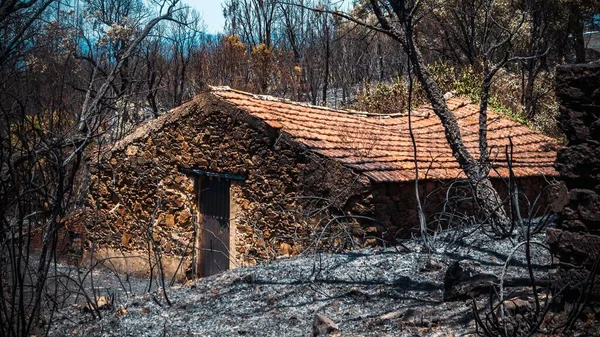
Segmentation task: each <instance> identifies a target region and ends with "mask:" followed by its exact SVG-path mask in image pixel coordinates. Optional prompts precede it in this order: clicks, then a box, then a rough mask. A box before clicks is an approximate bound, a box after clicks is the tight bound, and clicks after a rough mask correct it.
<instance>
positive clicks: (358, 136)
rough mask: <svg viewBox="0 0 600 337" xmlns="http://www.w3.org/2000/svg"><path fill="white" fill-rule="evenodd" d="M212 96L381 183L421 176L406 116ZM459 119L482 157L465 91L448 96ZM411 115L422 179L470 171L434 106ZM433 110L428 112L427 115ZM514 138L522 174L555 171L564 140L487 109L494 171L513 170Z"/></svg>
mask: <svg viewBox="0 0 600 337" xmlns="http://www.w3.org/2000/svg"><path fill="white" fill-rule="evenodd" d="M211 94H212V95H215V96H216V97H217V98H220V99H221V100H223V101H225V102H227V103H229V104H231V105H233V106H234V107H235V108H238V109H241V110H243V111H246V112H247V113H249V114H251V115H252V116H255V117H257V118H260V119H262V120H264V121H265V122H266V123H267V124H268V125H269V126H271V127H274V128H278V129H281V130H282V131H283V132H287V133H288V134H290V135H291V136H292V137H293V138H294V139H296V140H297V141H298V142H300V143H302V144H304V145H305V146H307V148H309V149H310V150H312V151H314V152H316V153H319V154H321V155H323V156H327V157H329V158H332V159H335V160H337V161H339V162H341V163H343V164H344V165H346V166H348V167H351V168H353V169H355V170H356V171H358V172H362V173H364V174H365V175H367V176H368V177H369V178H371V179H372V180H374V181H376V182H386V181H409V180H414V179H415V172H414V157H413V146H412V143H411V139H410V134H409V128H408V117H407V116H396V117H387V118H385V117H381V116H380V117H374V116H369V115H368V114H367V113H358V112H349V111H340V110H333V109H328V108H323V107H317V106H311V105H307V104H303V103H296V102H290V101H287V100H282V99H275V98H273V97H270V96H260V95H253V94H249V93H245V92H240V91H236V90H232V89H230V88H228V87H213V88H212V91H211ZM448 107H449V108H450V109H451V110H453V112H454V114H455V115H456V117H457V119H458V123H459V126H460V128H461V133H462V136H463V141H464V142H465V145H466V146H467V148H468V149H469V151H470V152H471V153H472V154H473V155H474V157H476V158H477V157H478V156H479V154H478V152H479V151H478V118H479V115H478V111H479V107H478V106H477V105H474V104H470V103H469V102H467V101H466V100H464V99H461V98H451V99H449V100H448ZM415 115H416V116H413V132H414V134H415V138H416V143H417V160H418V165H419V169H420V172H419V175H420V178H421V179H453V178H457V177H464V173H463V172H462V170H461V169H460V168H459V166H458V163H457V162H456V159H455V158H454V157H453V156H452V151H451V150H450V147H449V145H448V143H447V141H446V137H445V134H444V129H443V127H442V125H441V122H440V120H439V119H438V118H437V116H435V115H434V114H433V111H431V110H430V109H427V108H426V107H423V108H421V109H417V114H415ZM427 115H429V116H427ZM509 137H511V138H512V142H513V145H514V148H513V170H514V173H515V175H516V176H517V177H526V176H539V175H547V176H556V175H557V172H556V170H555V169H554V168H553V167H552V164H553V162H554V160H555V158H556V150H557V149H558V145H557V144H556V141H555V140H553V139H552V138H550V137H546V136H544V135H542V134H539V133H537V132H535V131H533V130H531V129H529V128H527V127H525V126H522V125H521V124H519V123H516V122H513V121H510V120H508V119H506V118H503V117H500V116H499V115H498V114H497V113H495V112H493V111H489V112H488V143H489V146H490V148H491V149H492V150H491V151H492V152H491V155H490V159H491V160H492V167H493V169H492V171H491V173H490V175H491V176H492V177H498V176H502V177H508V167H507V163H506V154H505V149H506V147H507V146H508V144H509Z"/></svg>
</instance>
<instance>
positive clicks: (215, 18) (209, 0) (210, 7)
mask: <svg viewBox="0 0 600 337" xmlns="http://www.w3.org/2000/svg"><path fill="white" fill-rule="evenodd" d="M338 1H340V2H343V3H345V4H346V6H349V4H350V3H351V2H352V1H350V0H338ZM183 2H184V3H186V4H188V5H190V7H192V8H194V9H195V10H197V11H198V12H200V14H201V15H202V19H203V20H204V23H205V24H206V27H207V32H208V33H209V34H217V33H222V32H223V25H224V24H225V18H224V17H223V8H222V4H223V2H225V0H183Z"/></svg>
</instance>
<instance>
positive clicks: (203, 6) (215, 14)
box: [184, 0, 225, 34]
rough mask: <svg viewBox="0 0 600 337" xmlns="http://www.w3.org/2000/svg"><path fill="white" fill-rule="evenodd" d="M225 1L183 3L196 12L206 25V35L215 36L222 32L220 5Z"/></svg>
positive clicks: (199, 0) (191, 0)
mask: <svg viewBox="0 0 600 337" xmlns="http://www.w3.org/2000/svg"><path fill="white" fill-rule="evenodd" d="M223 2H225V0H184V3H186V4H188V5H190V7H192V8H194V9H195V10H197V11H198V12H199V13H200V14H201V15H202V19H203V20H204V23H205V24H206V27H207V30H208V33H210V34H216V33H221V32H222V31H223V24H224V23H225V18H223V9H222V8H221V4H222V3H223Z"/></svg>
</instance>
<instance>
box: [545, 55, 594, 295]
mask: <svg viewBox="0 0 600 337" xmlns="http://www.w3.org/2000/svg"><path fill="white" fill-rule="evenodd" d="M556 81H557V83H556V93H557V97H558V100H559V104H560V117H559V126H560V127H561V129H562V130H563V131H564V132H565V134H566V136H567V139H568V144H567V146H566V147H565V148H563V149H561V150H560V151H559V152H558V156H557V159H556V168H557V169H558V171H559V172H560V175H561V177H562V179H563V180H564V182H565V185H566V188H564V191H563V192H562V193H561V195H560V196H559V198H557V199H558V200H561V199H562V205H563V207H564V208H563V209H562V211H561V212H560V213H559V222H558V226H557V228H555V229H550V230H549V231H548V242H549V244H550V247H551V250H552V251H553V253H554V254H555V255H556V257H557V259H558V262H559V268H558V271H557V272H556V275H554V286H555V287H556V288H557V289H562V288H564V287H566V290H567V293H571V292H578V287H579V286H581V285H583V284H586V280H587V279H588V277H589V276H590V271H592V270H595V271H596V272H598V269H597V268H598V265H597V264H598V259H599V258H600V65H598V64H594V65H592V64H590V65H572V66H564V67H560V68H558V69H557V75H556ZM598 278H599V276H596V279H598ZM598 284H600V280H596V281H595V285H596V286H595V288H593V289H592V295H593V296H592V297H595V298H596V300H598V299H600V297H599V295H600V287H598ZM566 298H571V299H576V298H577V297H572V296H566Z"/></svg>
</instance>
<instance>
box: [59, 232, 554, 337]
mask: <svg viewBox="0 0 600 337" xmlns="http://www.w3.org/2000/svg"><path fill="white" fill-rule="evenodd" d="M461 233H462V232H460V233H458V232H456V231H448V232H445V233H443V234H442V235H441V236H440V237H439V238H438V239H437V242H436V252H435V253H428V251H427V250H426V249H425V248H424V247H423V246H422V244H421V241H420V240H418V239H414V240H408V241H406V242H404V243H403V244H404V247H401V246H398V247H387V248H377V249H364V250H360V251H355V252H349V253H344V254H327V253H315V254H313V255H310V256H301V257H296V258H282V259H278V260H276V261H273V262H271V263H269V264H262V265H258V266H253V267H244V268H237V269H234V270H231V271H227V272H224V273H222V274H219V275H216V276H213V277H208V278H204V279H200V280H197V281H194V282H188V283H187V284H186V285H180V284H179V285H174V286H172V287H169V288H168V289H167V291H166V293H167V296H168V298H169V300H170V301H171V303H172V305H171V306H168V305H167V303H166V301H165V299H164V297H163V295H162V292H161V291H159V290H158V289H156V288H154V289H153V290H152V291H151V292H146V285H147V283H148V280H142V279H132V278H127V279H126V284H127V285H128V286H125V287H123V284H124V282H123V279H124V276H122V275H121V276H120V280H119V279H117V277H116V276H115V275H113V274H112V273H110V272H107V271H102V272H96V273H95V275H96V276H95V277H97V278H98V280H97V282H95V284H96V286H97V287H101V288H102V289H99V290H98V289H97V293H98V294H99V295H100V294H112V299H113V303H112V306H107V307H105V308H104V309H103V310H100V312H101V314H102V318H100V319H99V318H97V317H96V318H94V317H93V315H92V314H91V313H89V312H88V310H85V307H86V304H85V302H83V301H81V302H80V303H73V304H71V305H69V306H67V307H66V308H64V309H62V310H60V311H58V312H57V313H55V314H54V317H53V327H52V329H51V331H50V336H67V335H68V336H307V335H310V333H311V327H312V321H313V317H314V315H315V314H316V313H320V314H323V315H325V316H327V317H329V318H331V319H332V320H333V321H334V322H335V323H337V324H338V325H339V329H340V334H341V336H466V335H475V334H476V330H475V321H474V316H473V309H472V300H470V299H460V300H456V301H446V302H445V301H444V300H443V297H444V276H445V273H446V270H447V268H448V266H450V265H451V264H452V263H453V262H455V261H460V260H468V263H469V264H470V265H472V266H474V268H475V269H477V271H478V272H481V273H485V274H492V275H496V276H497V277H500V275H501V273H502V269H503V266H504V263H505V261H506V260H507V259H508V257H509V255H510V254H511V252H512V251H513V250H514V247H515V246H516V245H517V243H518V242H519V241H518V238H517V236H515V238H513V239H505V240H501V241H499V240H494V239H492V238H490V237H488V236H486V235H483V234H481V233H479V232H476V233H474V234H471V235H469V236H468V237H462V238H461V237H460V235H459V234H461ZM534 240H535V241H538V242H545V237H544V235H541V234H540V235H537V236H536V237H535V238H534ZM524 251H525V250H524V248H523V247H521V248H519V249H517V250H516V251H515V254H514V258H513V259H512V261H511V263H510V266H509V268H508V269H507V273H506V277H505V280H504V281H505V284H506V286H507V289H506V290H505V292H506V294H507V295H510V294H511V292H512V291H516V290H519V291H521V292H522V291H523V289H528V288H526V287H524V286H526V285H527V283H528V273H527V269H526V268H525V267H526V265H525V255H524V254H525V253H524ZM532 258H533V259H532V262H533V270H534V272H535V275H536V278H537V279H538V281H540V282H541V284H543V283H544V281H545V280H547V277H548V271H549V268H550V262H551V261H550V255H549V254H548V253H547V251H546V250H545V249H544V248H542V247H539V246H537V245H532ZM132 284H133V286H132ZM478 295H479V297H478V298H479V299H478V308H479V310H480V312H483V310H489V306H487V307H486V303H487V302H486V301H487V299H488V295H486V294H484V293H483V292H482V293H481V294H475V296H478ZM506 297H508V296H506Z"/></svg>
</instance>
